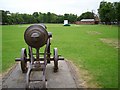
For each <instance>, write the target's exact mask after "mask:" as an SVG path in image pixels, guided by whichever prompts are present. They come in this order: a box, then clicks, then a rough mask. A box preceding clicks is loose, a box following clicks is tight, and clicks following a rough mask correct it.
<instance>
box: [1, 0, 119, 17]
mask: <svg viewBox="0 0 120 90" xmlns="http://www.w3.org/2000/svg"><path fill="white" fill-rule="evenodd" d="M101 1H103V0H0V10H5V11H6V10H8V11H10V12H11V13H17V12H19V13H27V14H32V13H33V12H41V13H47V12H51V13H55V14H57V15H63V14H65V13H69V14H70V13H72V14H77V15H78V16H79V15H81V14H82V13H84V12H86V11H92V10H93V12H94V13H96V14H97V9H98V8H99V5H100V2H101ZM105 1H107V2H115V1H117V2H118V1H119V0H105Z"/></svg>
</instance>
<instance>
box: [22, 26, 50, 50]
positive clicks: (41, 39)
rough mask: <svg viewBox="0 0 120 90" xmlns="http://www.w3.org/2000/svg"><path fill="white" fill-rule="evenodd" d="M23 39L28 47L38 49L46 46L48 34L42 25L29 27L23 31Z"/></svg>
mask: <svg viewBox="0 0 120 90" xmlns="http://www.w3.org/2000/svg"><path fill="white" fill-rule="evenodd" d="M24 39H25V42H26V43H27V44H28V45H29V46H31V47H33V48H40V47H42V46H44V45H45V44H46V42H47V39H48V32H47V31H46V29H45V28H44V27H43V26H42V25H38V24H36V25H31V26H29V27H28V28H27V29H26V30H25V33H24Z"/></svg>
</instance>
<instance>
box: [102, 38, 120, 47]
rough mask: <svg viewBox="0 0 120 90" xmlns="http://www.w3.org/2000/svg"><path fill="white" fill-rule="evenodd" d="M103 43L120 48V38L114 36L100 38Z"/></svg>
mask: <svg viewBox="0 0 120 90" xmlns="http://www.w3.org/2000/svg"><path fill="white" fill-rule="evenodd" d="M100 40H101V41H102V42H103V43H107V44H108V45H109V46H113V47H115V48H120V44H119V43H120V40H118V39H112V38H100Z"/></svg>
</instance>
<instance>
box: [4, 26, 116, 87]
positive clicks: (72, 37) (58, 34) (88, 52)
mask: <svg viewBox="0 0 120 90" xmlns="http://www.w3.org/2000/svg"><path fill="white" fill-rule="evenodd" d="M46 25H47V27H48V28H47V29H48V31H50V32H52V33H53V39H52V47H51V48H53V47H57V48H58V50H59V54H61V55H62V56H64V57H65V58H66V59H68V60H71V61H72V62H73V63H74V64H75V65H76V66H77V67H78V68H79V69H80V70H82V71H84V70H85V71H87V72H88V73H89V74H88V75H87V76H92V79H91V80H90V81H89V82H88V83H91V82H95V83H97V85H99V86H100V87H105V88H116V87H118V49H117V48H118V47H117V45H118V44H117V41H118V27H117V26H105V25H71V26H68V27H67V26H66V27H64V26H63V25H62V24H46ZM28 26H29V25H9V26H2V70H3V72H5V71H6V70H7V69H8V68H9V67H11V66H12V65H13V64H15V61H14V60H15V57H20V51H21V48H22V47H26V48H27V45H26V44H25V42H24V38H23V34H24V31H25V29H26V28H27V27H28Z"/></svg>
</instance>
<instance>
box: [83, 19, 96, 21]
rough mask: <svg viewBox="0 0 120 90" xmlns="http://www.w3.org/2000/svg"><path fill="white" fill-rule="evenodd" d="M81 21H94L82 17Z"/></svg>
mask: <svg viewBox="0 0 120 90" xmlns="http://www.w3.org/2000/svg"><path fill="white" fill-rule="evenodd" d="M81 21H95V20H94V19H82V20H81Z"/></svg>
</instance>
